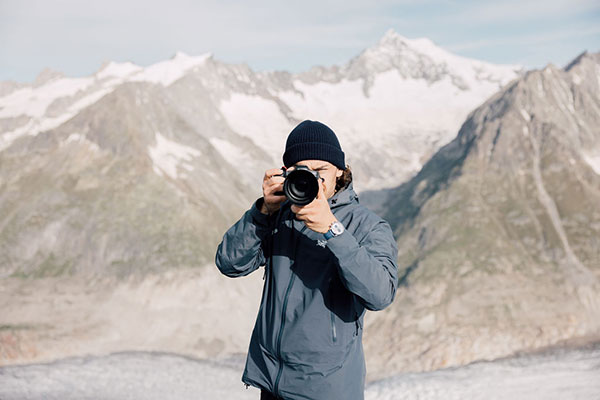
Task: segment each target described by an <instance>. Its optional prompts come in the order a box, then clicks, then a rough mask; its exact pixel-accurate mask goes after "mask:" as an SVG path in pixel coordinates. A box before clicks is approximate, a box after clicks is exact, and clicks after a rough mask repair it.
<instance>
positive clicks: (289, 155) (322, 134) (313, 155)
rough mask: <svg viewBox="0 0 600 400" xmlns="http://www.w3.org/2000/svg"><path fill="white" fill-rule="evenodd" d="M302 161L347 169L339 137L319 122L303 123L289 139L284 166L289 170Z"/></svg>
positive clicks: (291, 133) (307, 121)
mask: <svg viewBox="0 0 600 400" xmlns="http://www.w3.org/2000/svg"><path fill="white" fill-rule="evenodd" d="M302 160H323V161H329V162H330V163H332V164H333V165H335V166H336V167H338V168H339V169H346V163H345V162H344V152H343V151H342V147H341V146H340V142H339V141H338V138H337V136H335V133H334V132H333V131H332V130H331V128H329V127H328V126H327V125H325V124H322V123H321V122H319V121H310V120H306V121H302V122H301V123H299V124H298V126H296V127H295V128H294V129H293V130H292V131H291V132H290V134H289V136H288V138H287V141H286V143H285V152H284V153H283V164H284V165H285V166H286V168H289V167H291V166H292V165H294V164H296V163H297V162H298V161H302Z"/></svg>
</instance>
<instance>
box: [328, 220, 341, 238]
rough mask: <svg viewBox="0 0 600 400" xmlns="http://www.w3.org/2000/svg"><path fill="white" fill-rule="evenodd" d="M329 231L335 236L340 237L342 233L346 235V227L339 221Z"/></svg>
mask: <svg viewBox="0 0 600 400" xmlns="http://www.w3.org/2000/svg"><path fill="white" fill-rule="evenodd" d="M329 230H330V231H331V233H332V234H333V236H339V235H341V234H342V233H344V225H342V223H341V222H339V221H335V222H334V223H332V224H331V226H330V227H329Z"/></svg>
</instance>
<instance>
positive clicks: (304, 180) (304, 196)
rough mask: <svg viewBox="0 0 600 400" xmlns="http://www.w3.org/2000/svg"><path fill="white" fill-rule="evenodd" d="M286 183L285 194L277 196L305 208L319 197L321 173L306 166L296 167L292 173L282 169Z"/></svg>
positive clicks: (284, 186)
mask: <svg viewBox="0 0 600 400" xmlns="http://www.w3.org/2000/svg"><path fill="white" fill-rule="evenodd" d="M282 170H283V173H282V174H281V175H279V176H283V177H284V178H285V181H284V182H283V193H282V192H278V193H275V194H278V195H284V194H285V196H286V197H287V198H288V200H289V201H290V202H292V203H293V204H296V205H299V206H304V205H306V204H308V203H310V202H311V201H313V200H314V199H315V197H317V194H318V193H319V179H323V178H321V176H320V175H319V172H317V171H313V170H312V169H310V168H308V167H307V166H304V165H299V166H297V167H294V169H292V170H291V171H288V170H285V169H282Z"/></svg>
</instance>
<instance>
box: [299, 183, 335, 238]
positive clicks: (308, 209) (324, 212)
mask: <svg viewBox="0 0 600 400" xmlns="http://www.w3.org/2000/svg"><path fill="white" fill-rule="evenodd" d="M324 185H325V184H324V183H323V182H322V181H321V180H320V179H319V193H318V194H317V197H316V198H315V199H314V200H313V201H311V202H310V203H308V204H307V205H305V206H298V205H296V204H292V207H291V210H292V212H293V213H295V214H296V218H297V219H299V220H300V221H304V223H305V224H306V226H307V227H308V228H309V229H311V230H313V231H315V232H319V233H325V232H327V231H328V230H329V226H330V225H331V223H333V222H335V221H337V219H336V218H335V216H334V215H333V213H332V212H331V209H330V208H329V203H328V202H327V198H326V197H325V190H324Z"/></svg>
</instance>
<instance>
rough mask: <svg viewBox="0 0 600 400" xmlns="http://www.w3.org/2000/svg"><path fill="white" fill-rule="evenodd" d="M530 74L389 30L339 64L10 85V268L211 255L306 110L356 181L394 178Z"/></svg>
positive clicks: (154, 72)
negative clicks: (331, 133) (324, 126)
mask: <svg viewBox="0 0 600 400" xmlns="http://www.w3.org/2000/svg"><path fill="white" fill-rule="evenodd" d="M519 73H521V72H520V69H519V67H515V66H495V65H491V64H487V63H483V62H479V61H475V60H468V59H464V58H461V57H457V56H454V55H452V54H449V53H447V52H445V51H444V50H442V49H440V48H438V47H436V46H435V45H434V44H433V43H432V42H431V41H429V40H426V39H406V38H404V37H402V36H400V35H398V34H397V33H395V32H393V31H389V32H388V33H386V35H385V36H384V37H383V38H382V39H381V40H380V41H379V42H378V43H377V44H376V45H374V46H373V47H371V48H369V49H367V50H365V51H364V52H363V53H361V54H360V55H358V56H357V57H355V58H354V59H352V60H350V61H349V62H348V63H347V64H345V65H343V66H332V67H315V68H313V69H312V70H310V71H307V72H303V73H300V74H290V73H287V72H282V71H275V72H255V71H252V70H251V69H250V68H249V67H247V66H245V65H229V64H225V63H222V62H219V61H218V60H215V59H214V58H213V57H212V56H211V55H210V54H205V55H201V56H189V55H186V54H184V53H181V52H178V53H177V54H175V55H174V56H173V57H172V58H171V59H169V60H165V61H161V62H159V63H156V64H154V65H151V66H149V67H146V68H143V67H140V66H137V65H135V64H133V63H130V62H124V63H116V62H107V63H105V64H104V65H103V66H102V67H101V68H100V69H99V70H98V71H97V72H96V73H95V74H93V75H92V76H89V77H82V78H68V77H65V76H64V75H62V74H61V73H59V72H56V71H51V70H44V71H42V73H40V75H39V76H38V77H37V78H36V80H35V82H34V83H33V84H31V85H23V84H14V83H10V82H5V83H3V84H2V85H0V89H1V90H0V133H1V134H0V210H2V211H1V212H0V239H1V240H0V250H1V251H0V254H1V256H0V276H10V275H15V276H48V275H50V276H51V275H61V274H99V275H103V274H108V275H115V276H126V275H129V274H134V273H142V274H144V273H148V272H152V271H161V270H164V269H168V268H179V267H193V266H198V265H205V264H208V263H211V262H212V261H213V257H214V248H215V246H216V244H217V243H218V241H219V240H220V238H221V236H222V234H223V232H224V231H225V230H226V229H227V227H228V226H230V224H231V223H232V222H234V221H235V220H236V219H237V218H239V216H240V215H241V214H242V213H243V211H244V210H246V209H247V208H248V207H249V206H250V204H251V202H252V201H253V200H254V199H256V198H257V197H259V196H260V195H261V186H260V183H261V181H262V176H263V173H264V171H265V170H266V169H267V168H272V167H276V166H280V165H281V154H282V152H283V148H284V143H285V138H286V137H287V134H288V133H289V131H290V130H291V129H292V128H293V127H294V126H295V125H296V124H297V123H298V122H300V121H301V120H303V119H319V120H322V121H324V122H326V123H328V124H329V125H330V126H332V128H334V130H335V131H336V132H338V134H339V136H340V140H341V142H342V145H343V147H344V150H345V152H346V153H347V155H348V157H347V159H348V163H349V164H350V165H351V167H352V169H353V171H354V173H355V177H356V187H357V189H358V190H360V189H361V188H365V189H366V188H380V187H393V186H395V185H398V184H400V183H401V182H403V181H405V180H406V179H408V177H410V176H412V175H414V173H416V172H417V171H418V170H419V169H420V167H421V164H422V162H423V161H424V160H426V159H427V158H428V157H429V156H430V154H432V153H433V152H434V151H435V150H436V149H437V148H439V147H440V146H442V145H443V144H445V143H446V142H447V141H449V140H450V139H451V138H452V137H453V136H454V135H455V133H456V130H457V129H458V127H459V124H460V122H461V121H462V120H463V119H464V117H465V116H466V115H467V114H468V112H469V111H470V110H472V109H473V108H474V107H475V106H477V105H478V104H480V103H481V102H482V101H484V100H485V99H486V98H487V97H488V96H490V95H491V94H492V93H494V92H496V91H497V90H498V89H499V88H500V87H502V85H504V84H506V83H507V82H509V81H510V80H511V79H513V78H514V77H516V76H517V75H518V74H519ZM375 160H376V161H377V162H375Z"/></svg>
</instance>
